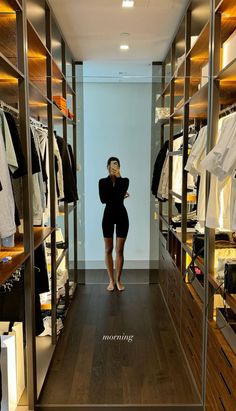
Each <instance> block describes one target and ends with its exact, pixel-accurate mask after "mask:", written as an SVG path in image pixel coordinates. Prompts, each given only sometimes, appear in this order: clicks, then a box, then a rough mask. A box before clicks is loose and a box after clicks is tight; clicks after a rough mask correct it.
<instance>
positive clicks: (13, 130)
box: [4, 111, 27, 178]
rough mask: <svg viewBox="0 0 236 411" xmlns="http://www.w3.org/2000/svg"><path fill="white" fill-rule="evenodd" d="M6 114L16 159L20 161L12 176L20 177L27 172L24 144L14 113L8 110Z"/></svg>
mask: <svg viewBox="0 0 236 411" xmlns="http://www.w3.org/2000/svg"><path fill="white" fill-rule="evenodd" d="M4 114H5V117H6V120H7V124H8V127H9V130H10V134H11V139H12V143H13V147H14V151H15V154H16V159H17V163H18V168H17V170H15V171H14V173H12V177H13V178H19V177H22V176H24V175H25V174H27V166H26V161H25V156H24V153H23V149H22V144H21V140H20V136H19V133H18V129H17V126H16V122H15V119H14V117H13V115H12V114H11V113H8V112H7V111H6V112H4Z"/></svg>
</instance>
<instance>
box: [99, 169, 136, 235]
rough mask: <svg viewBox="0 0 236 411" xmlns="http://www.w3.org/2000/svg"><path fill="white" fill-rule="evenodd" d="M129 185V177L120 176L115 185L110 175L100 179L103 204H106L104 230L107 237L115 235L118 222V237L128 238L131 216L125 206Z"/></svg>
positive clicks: (103, 221) (100, 193)
mask: <svg viewBox="0 0 236 411" xmlns="http://www.w3.org/2000/svg"><path fill="white" fill-rule="evenodd" d="M128 187H129V179H128V178H122V177H118V178H116V179H115V184H114V185H113V182H112V179H111V177H110V176H108V177H107V178H102V179H101V180H99V196H100V200H101V202H102V203H103V204H106V207H105V210H104V214H103V220H102V230H103V236H104V237H105V238H111V237H113V233H114V225H115V224H116V235H117V237H121V238H126V237H127V234H128V230H129V218H128V214H127V211H126V208H125V206H124V196H125V194H126V192H127V190H128Z"/></svg>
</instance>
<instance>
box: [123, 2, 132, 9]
mask: <svg viewBox="0 0 236 411" xmlns="http://www.w3.org/2000/svg"><path fill="white" fill-rule="evenodd" d="M122 7H124V8H127V9H128V8H129V9H130V8H132V7H134V0H123V2H122Z"/></svg>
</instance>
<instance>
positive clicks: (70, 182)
mask: <svg viewBox="0 0 236 411" xmlns="http://www.w3.org/2000/svg"><path fill="white" fill-rule="evenodd" d="M56 139H57V144H58V148H59V151H60V155H61V159H62V168H63V180H64V195H65V196H64V200H65V201H66V202H67V203H73V202H75V201H77V200H78V193H77V187H76V182H75V178H74V174H73V170H72V166H71V160H70V154H69V150H68V145H67V143H66V141H65V140H64V139H63V138H62V137H59V136H57V135H56Z"/></svg>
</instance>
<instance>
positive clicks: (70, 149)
mask: <svg viewBox="0 0 236 411" xmlns="http://www.w3.org/2000/svg"><path fill="white" fill-rule="evenodd" d="M68 150H69V155H70V163H71V168H72V171H73V176H74V179H75V181H76V164H75V157H74V153H73V149H72V146H71V145H70V144H68Z"/></svg>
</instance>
